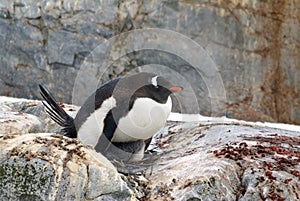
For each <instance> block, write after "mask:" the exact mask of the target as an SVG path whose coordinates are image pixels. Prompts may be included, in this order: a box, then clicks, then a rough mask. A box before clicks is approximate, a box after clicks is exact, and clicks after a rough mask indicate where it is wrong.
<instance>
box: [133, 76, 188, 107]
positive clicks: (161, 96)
mask: <svg viewBox="0 0 300 201" xmlns="http://www.w3.org/2000/svg"><path fill="white" fill-rule="evenodd" d="M130 80H131V81H133V82H134V83H135V86H138V87H136V90H135V91H134V92H133V95H132V97H131V102H133V101H134V100H135V99H137V98H150V99H152V100H154V101H156V102H158V103H162V104H164V103H166V102H167V100H168V98H169V96H170V95H171V94H172V93H174V92H179V91H181V90H182V87H180V86H176V85H173V84H172V83H171V82H170V81H168V80H167V79H165V78H164V77H162V76H159V75H156V74H153V73H145V72H143V73H138V74H135V75H133V76H130ZM130 105H132V104H130Z"/></svg>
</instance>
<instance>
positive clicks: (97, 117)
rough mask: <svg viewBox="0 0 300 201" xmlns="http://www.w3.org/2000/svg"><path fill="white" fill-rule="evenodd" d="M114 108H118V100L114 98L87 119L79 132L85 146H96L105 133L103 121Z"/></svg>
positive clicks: (106, 101) (105, 102) (104, 103)
mask: <svg viewBox="0 0 300 201" xmlns="http://www.w3.org/2000/svg"><path fill="white" fill-rule="evenodd" d="M114 107H116V99H115V98H114V97H110V98H108V99H107V100H105V101H104V102H103V103H102V105H101V107H100V108H99V109H97V110H95V111H94V112H93V113H92V114H91V115H90V116H89V117H88V118H87V119H86V121H85V122H84V124H83V125H81V127H80V128H79V130H78V138H79V139H80V140H81V141H82V142H83V143H84V144H91V145H93V146H96V144H97V143H98V140H99V137H100V135H101V134H102V131H103V124H104V123H103V121H104V119H105V117H106V115H107V113H108V112H109V111H110V110H111V109H112V108H114Z"/></svg>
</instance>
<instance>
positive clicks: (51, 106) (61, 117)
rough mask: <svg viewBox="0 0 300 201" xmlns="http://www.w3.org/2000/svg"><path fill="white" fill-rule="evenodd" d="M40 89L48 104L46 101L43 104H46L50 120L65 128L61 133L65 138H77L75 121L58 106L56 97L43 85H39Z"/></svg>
mask: <svg viewBox="0 0 300 201" xmlns="http://www.w3.org/2000/svg"><path fill="white" fill-rule="evenodd" d="M39 87H40V94H41V95H42V97H43V98H44V99H45V101H46V103H45V102H44V101H43V102H42V103H43V104H44V106H45V108H46V112H47V113H48V114H49V116H50V118H51V119H52V120H53V121H55V122H56V123H57V124H58V125H60V126H61V127H63V128H62V129H61V131H62V132H63V135H64V136H66V137H70V138H76V137H77V131H76V128H75V123H74V119H73V118H72V117H71V116H70V115H68V114H67V113H66V112H65V111H64V110H63V109H62V107H60V106H59V105H58V104H57V102H56V101H55V99H54V97H53V96H52V95H51V93H50V92H49V91H48V90H47V89H46V88H44V87H43V86H42V85H39Z"/></svg>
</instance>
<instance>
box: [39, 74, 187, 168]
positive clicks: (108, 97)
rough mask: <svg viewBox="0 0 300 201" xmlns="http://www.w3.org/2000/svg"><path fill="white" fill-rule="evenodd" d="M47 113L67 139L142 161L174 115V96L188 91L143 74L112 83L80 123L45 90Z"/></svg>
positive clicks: (84, 110)
mask: <svg viewBox="0 0 300 201" xmlns="http://www.w3.org/2000/svg"><path fill="white" fill-rule="evenodd" d="M39 88H40V94H41V96H42V97H43V99H44V100H45V101H43V104H44V107H45V110H46V112H47V113H48V114H49V116H50V117H51V119H52V120H54V121H55V122H56V123H57V124H59V125H60V126H61V127H62V129H61V134H62V135H64V136H66V137H70V138H78V139H79V140H81V141H82V142H83V143H84V144H90V145H92V146H93V147H94V148H95V150H96V151H97V152H100V153H102V154H103V155H104V156H106V157H107V158H108V159H110V160H119V161H122V162H133V161H139V160H142V158H143V156H144V152H145V149H146V147H147V146H148V145H149V143H150V141H151V139H152V137H153V135H154V134H155V133H156V132H158V131H159V130H160V129H161V128H162V127H163V126H164V125H165V123H166V121H167V118H168V116H169V114H170V112H171V108H172V99H171V97H170V95H171V94H172V93H175V92H179V91H181V90H182V87H180V86H176V85H172V84H171V83H170V82H169V81H168V80H167V79H165V78H164V77H162V76H158V75H156V74H154V73H146V72H141V73H137V74H134V75H130V76H125V77H119V78H115V79H113V80H110V81H108V82H106V83H104V84H103V85H102V86H100V87H99V88H98V89H97V90H96V91H95V92H94V93H92V94H91V95H90V96H89V97H88V98H87V99H86V101H85V102H84V103H83V105H82V106H81V108H80V109H79V111H78V113H77V114H76V116H75V118H72V117H71V116H70V115H68V114H67V113H66V112H65V111H64V110H63V109H62V108H61V107H60V106H59V105H58V103H57V102H56V100H55V98H54V97H53V95H51V93H50V92H49V91H48V90H47V89H46V88H45V87H43V86H42V85H39Z"/></svg>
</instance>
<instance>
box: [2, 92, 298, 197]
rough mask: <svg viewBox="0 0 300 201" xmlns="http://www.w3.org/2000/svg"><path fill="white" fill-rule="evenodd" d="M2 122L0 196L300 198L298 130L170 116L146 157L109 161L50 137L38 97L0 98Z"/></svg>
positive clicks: (73, 109) (84, 147) (74, 143)
mask: <svg viewBox="0 0 300 201" xmlns="http://www.w3.org/2000/svg"><path fill="white" fill-rule="evenodd" d="M65 109H66V110H67V111H68V112H69V113H73V114H74V112H76V109H77V108H76V107H73V106H65ZM0 122H1V124H0V200H226V201H227V200H241V201H242V200H243V201H244V200H299V199H300V190H299V189H300V151H299V150H300V133H299V132H296V131H289V130H283V129H276V128H269V127H263V126H257V125H254V124H249V123H247V122H238V121H236V122H234V123H228V122H224V121H221V120H220V121H213V122H208V121H206V122H199V121H198V122H173V121H170V122H168V124H167V126H166V128H165V129H164V130H163V131H162V132H161V133H160V134H157V135H156V137H155V140H154V141H153V143H152V145H151V146H150V148H151V149H150V150H149V151H148V153H147V154H146V156H145V160H143V161H141V162H139V163H137V164H128V165H126V166H124V164H116V163H115V162H114V165H115V166H114V165H112V163H111V162H110V161H108V160H107V159H106V158H105V157H103V156H102V155H101V154H99V153H97V152H95V151H94V150H93V148H91V147H89V146H88V145H83V144H82V143H81V142H80V141H78V140H74V139H69V138H65V137H62V136H60V135H58V134H55V133H58V130H59V128H58V127H57V126H56V125H55V124H54V123H53V122H52V121H51V120H50V119H49V118H48V117H47V115H46V114H45V112H44V110H43V106H42V104H41V102H39V101H30V100H20V99H7V98H3V97H1V98H0ZM115 167H117V168H115ZM117 169H118V170H119V172H118V171H117Z"/></svg>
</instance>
